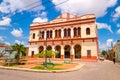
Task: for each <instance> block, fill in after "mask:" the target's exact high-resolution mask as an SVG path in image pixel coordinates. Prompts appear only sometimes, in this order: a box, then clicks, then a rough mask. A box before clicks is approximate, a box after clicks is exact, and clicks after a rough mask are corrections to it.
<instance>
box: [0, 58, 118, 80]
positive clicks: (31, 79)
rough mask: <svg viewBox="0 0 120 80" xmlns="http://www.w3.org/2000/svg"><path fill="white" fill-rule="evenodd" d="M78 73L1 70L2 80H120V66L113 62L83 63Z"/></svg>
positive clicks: (0, 78)
mask: <svg viewBox="0 0 120 80" xmlns="http://www.w3.org/2000/svg"><path fill="white" fill-rule="evenodd" d="M80 63H82V64H85V65H84V66H83V67H82V68H80V69H78V70H76V71H70V72H61V73H42V72H29V71H19V70H6V69H0V80H8V79H9V80H120V65H119V64H113V62H112V61H106V60H105V61H103V62H83V61H80Z"/></svg>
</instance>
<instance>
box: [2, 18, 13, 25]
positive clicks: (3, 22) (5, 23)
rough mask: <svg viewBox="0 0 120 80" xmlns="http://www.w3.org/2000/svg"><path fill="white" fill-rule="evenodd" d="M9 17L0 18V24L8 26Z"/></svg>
mask: <svg viewBox="0 0 120 80" xmlns="http://www.w3.org/2000/svg"><path fill="white" fill-rule="evenodd" d="M10 23H11V19H10V18H7V17H3V18H2V20H0V26H10Z"/></svg>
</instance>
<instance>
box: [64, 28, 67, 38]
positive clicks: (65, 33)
mask: <svg viewBox="0 0 120 80" xmlns="http://www.w3.org/2000/svg"><path fill="white" fill-rule="evenodd" d="M66 36H67V30H66V29H64V37H66Z"/></svg>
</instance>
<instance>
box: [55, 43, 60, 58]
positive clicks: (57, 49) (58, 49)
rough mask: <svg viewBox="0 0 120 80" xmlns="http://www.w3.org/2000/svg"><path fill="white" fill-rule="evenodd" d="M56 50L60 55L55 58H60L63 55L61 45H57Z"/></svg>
mask: <svg viewBox="0 0 120 80" xmlns="http://www.w3.org/2000/svg"><path fill="white" fill-rule="evenodd" d="M55 50H56V51H58V54H57V55H56V56H55V57H56V58H60V54H61V47H60V46H59V45H57V46H56V47H55Z"/></svg>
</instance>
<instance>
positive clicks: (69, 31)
mask: <svg viewBox="0 0 120 80" xmlns="http://www.w3.org/2000/svg"><path fill="white" fill-rule="evenodd" d="M70 33H71V30H70V28H69V29H68V36H69V37H70Z"/></svg>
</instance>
